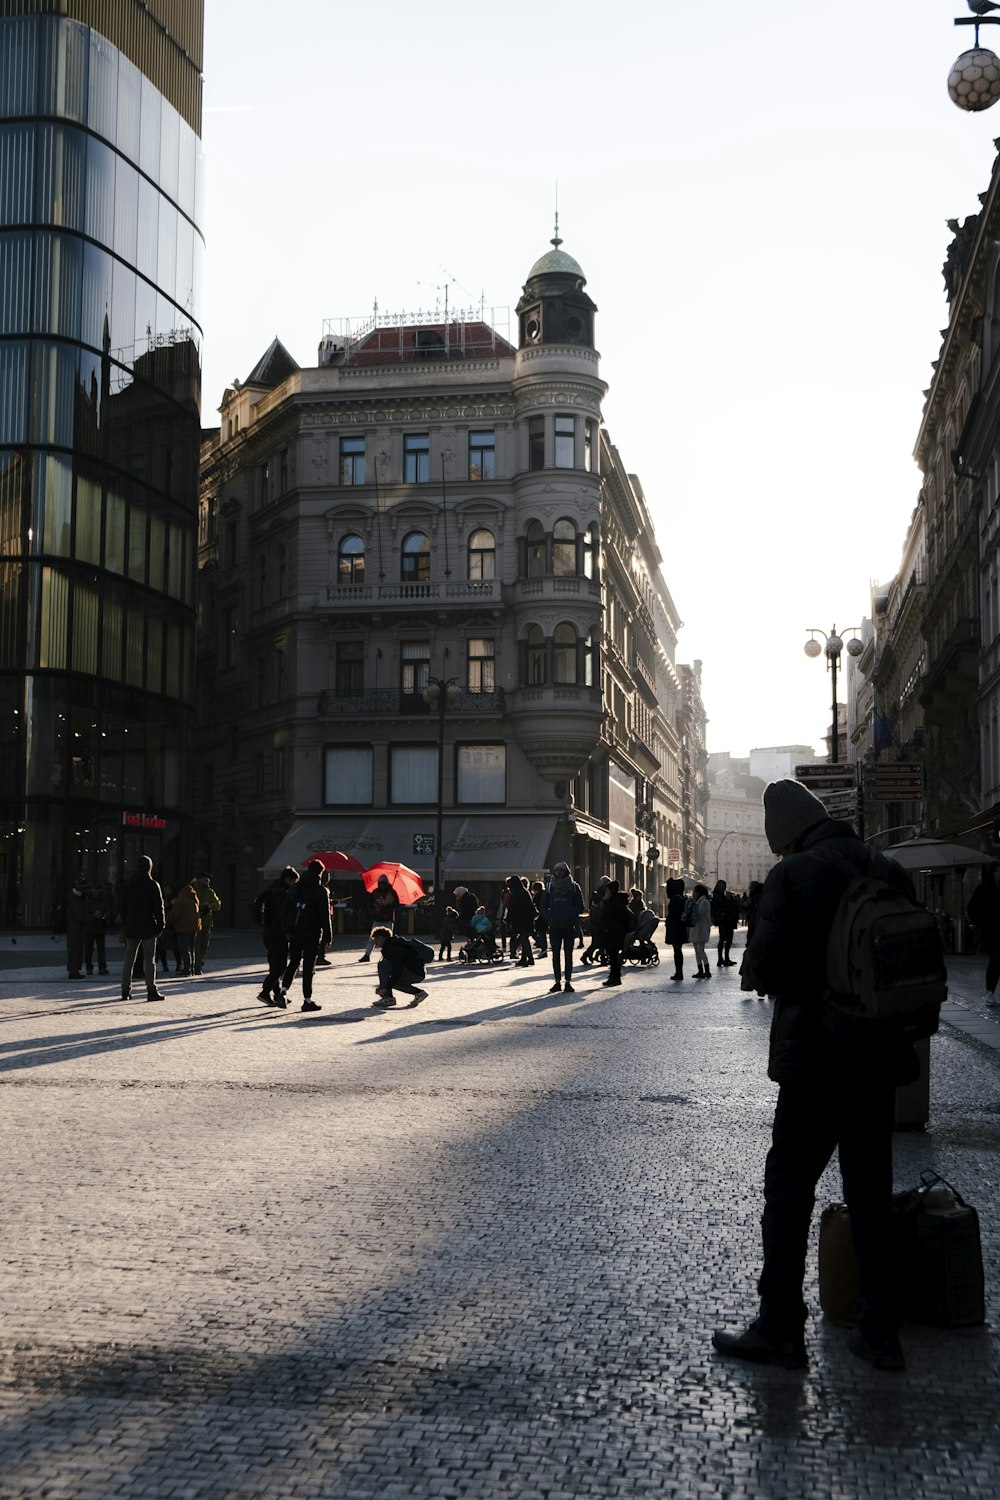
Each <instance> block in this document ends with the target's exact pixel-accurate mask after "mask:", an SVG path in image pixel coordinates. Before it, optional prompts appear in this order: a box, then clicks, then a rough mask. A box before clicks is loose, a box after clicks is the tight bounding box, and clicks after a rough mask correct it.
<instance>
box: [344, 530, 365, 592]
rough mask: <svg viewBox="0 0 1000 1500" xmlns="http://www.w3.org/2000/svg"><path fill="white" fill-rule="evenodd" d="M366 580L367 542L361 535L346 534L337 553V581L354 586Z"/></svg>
mask: <svg viewBox="0 0 1000 1500" xmlns="http://www.w3.org/2000/svg"><path fill="white" fill-rule="evenodd" d="M364 581H365V544H364V542H363V541H362V539H361V537H359V536H345V537H344V539H343V541H342V542H341V544H340V551H339V553H338V554H337V582H338V583H339V584H340V586H341V588H354V587H356V586H357V585H358V584H362V583H364Z"/></svg>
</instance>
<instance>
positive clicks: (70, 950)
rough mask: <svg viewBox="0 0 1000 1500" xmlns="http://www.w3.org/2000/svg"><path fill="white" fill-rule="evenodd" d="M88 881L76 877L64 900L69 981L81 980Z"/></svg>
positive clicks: (80, 876) (88, 889)
mask: <svg viewBox="0 0 1000 1500" xmlns="http://www.w3.org/2000/svg"><path fill="white" fill-rule="evenodd" d="M89 899H90V881H89V880H85V879H84V877H83V876H82V875H78V876H77V878H76V879H75V880H74V882H73V884H72V886H71V887H70V892H69V896H68V898H67V900H66V973H67V975H68V976H69V978H70V979H82V978H83V945H84V939H85V937H86V935H87V917H88V903H89Z"/></svg>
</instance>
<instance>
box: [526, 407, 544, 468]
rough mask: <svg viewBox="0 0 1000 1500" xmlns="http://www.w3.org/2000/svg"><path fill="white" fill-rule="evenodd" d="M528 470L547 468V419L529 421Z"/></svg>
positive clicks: (534, 418) (531, 419)
mask: <svg viewBox="0 0 1000 1500" xmlns="http://www.w3.org/2000/svg"><path fill="white" fill-rule="evenodd" d="M528 468H529V469H544V468H545V418H544V417H531V418H529V420H528Z"/></svg>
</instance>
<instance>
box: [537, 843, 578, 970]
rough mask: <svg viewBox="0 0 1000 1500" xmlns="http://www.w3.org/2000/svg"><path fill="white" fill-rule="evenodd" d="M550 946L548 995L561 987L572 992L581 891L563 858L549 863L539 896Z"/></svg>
mask: <svg viewBox="0 0 1000 1500" xmlns="http://www.w3.org/2000/svg"><path fill="white" fill-rule="evenodd" d="M539 909H540V911H541V914H542V916H543V918H544V920H545V923H546V928H547V931H548V935H549V947H550V948H551V950H552V973H553V975H554V977H555V983H554V984H553V985H552V987H551V989H550V990H549V994H550V995H555V994H558V993H559V991H560V990H562V991H563V992H564V993H565V994H567V995H571V994H573V985H572V982H571V981H572V979H573V944H574V942H575V940H576V929H577V924H578V923H579V921H580V913H581V912H582V911H583V892H582V890H581V889H580V887H579V885H578V884H577V883H576V881H575V880H574V879H573V877H572V875H571V874H570V872H569V865H568V864H567V863H566V861H565V860H560V861H559V863H558V864H556V865H553V866H552V878H551V880H550V881H549V883H548V885H547V886H546V888H545V890H544V891H543V892H542V895H541V897H540V899H539Z"/></svg>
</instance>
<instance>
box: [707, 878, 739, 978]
mask: <svg viewBox="0 0 1000 1500" xmlns="http://www.w3.org/2000/svg"><path fill="white" fill-rule="evenodd" d="M739 920H740V909H739V906H738V905H737V902H736V897H735V896H733V895H732V894H731V893H730V892H729V891H727V889H726V882H725V881H724V880H717V881H716V882H715V888H714V889H713V891H712V921H713V923H714V924H715V926H716V928H717V929H718V933H719V946H718V950H717V951H718V957H717V958H716V961H715V967H716V968H717V969H731V968H732V967H733V965H734V964H735V962H736V960H735V959H734V958H730V957H729V950H730V948H731V947H732V945H733V938H734V936H735V934H736V928H737V925H738V923H739Z"/></svg>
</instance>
